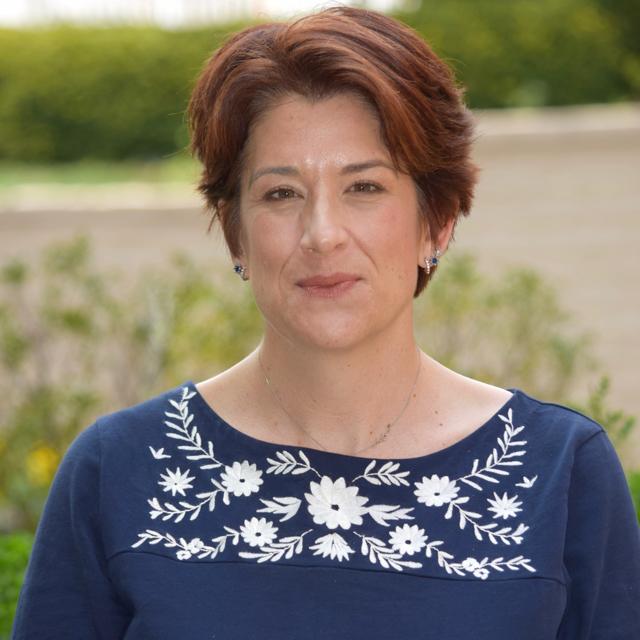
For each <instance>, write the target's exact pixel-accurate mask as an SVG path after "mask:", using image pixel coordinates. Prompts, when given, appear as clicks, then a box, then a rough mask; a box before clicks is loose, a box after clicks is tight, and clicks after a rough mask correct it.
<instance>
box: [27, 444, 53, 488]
mask: <svg viewBox="0 0 640 640" xmlns="http://www.w3.org/2000/svg"><path fill="white" fill-rule="evenodd" d="M59 462H60V455H59V454H58V452H57V451H56V450H55V449H53V448H52V447H49V446H47V445H40V446H39V447H37V448H35V449H32V450H31V451H30V452H29V455H28V456H27V462H26V468H27V477H28V478H29V481H30V482H31V484H33V485H36V486H39V487H44V486H47V485H49V484H50V483H51V480H52V478H53V475H54V473H55V472H56V469H57V468H58V463H59Z"/></svg>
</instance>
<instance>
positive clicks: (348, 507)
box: [304, 476, 369, 529]
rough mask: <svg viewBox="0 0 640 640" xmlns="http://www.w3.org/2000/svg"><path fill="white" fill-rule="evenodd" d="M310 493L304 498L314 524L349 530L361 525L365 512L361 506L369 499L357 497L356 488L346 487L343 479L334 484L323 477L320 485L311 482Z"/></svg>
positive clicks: (326, 477) (329, 479)
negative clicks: (355, 525) (352, 526)
mask: <svg viewBox="0 0 640 640" xmlns="http://www.w3.org/2000/svg"><path fill="white" fill-rule="evenodd" d="M310 488H311V493H305V494H304V496H305V498H306V499H307V502H308V503H309V506H308V507H307V509H308V511H309V513H310V514H311V515H312V516H313V521H314V522H315V523H316V524H324V525H326V526H327V528H328V529H337V528H338V527H342V528H343V529H349V528H350V527H351V525H352V524H362V516H363V514H365V513H366V512H367V510H366V509H365V508H364V507H363V506H362V505H364V504H365V503H366V502H368V501H369V498H365V497H364V496H359V495H358V487H347V486H346V483H345V480H344V478H338V479H337V480H336V481H335V482H334V481H333V480H331V478H329V477H328V476H323V478H322V480H320V483H317V482H312V483H311V485H310Z"/></svg>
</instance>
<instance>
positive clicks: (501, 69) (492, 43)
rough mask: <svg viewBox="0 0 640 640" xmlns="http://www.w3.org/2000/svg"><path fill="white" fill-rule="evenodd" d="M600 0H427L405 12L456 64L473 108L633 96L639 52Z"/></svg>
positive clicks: (446, 56)
mask: <svg viewBox="0 0 640 640" xmlns="http://www.w3.org/2000/svg"><path fill="white" fill-rule="evenodd" d="M599 4H600V3H599V2H595V1H591V0H586V1H585V0H536V2H530V1H529V0H512V1H510V2H505V1H504V0H451V1H449V2H440V1H438V0H422V2H420V3H419V6H418V8H417V9H416V10H415V11H411V12H404V13H401V14H399V17H401V18H402V19H403V20H404V21H405V22H407V23H408V24H410V25H411V26H412V27H414V28H415V29H417V30H418V31H419V32H420V33H422V34H423V35H424V36H425V38H426V39H427V41H428V42H430V43H431V44H432V45H433V47H434V49H435V50H436V52H437V53H438V54H439V55H441V56H443V58H445V59H446V60H447V61H448V62H450V63H451V64H452V65H453V67H454V68H455V69H456V71H457V75H458V77H459V79H460V80H461V81H462V83H463V84H465V85H466V86H467V89H468V92H467V102H468V104H469V105H470V106H471V107H474V108H478V107H506V106H538V105H564V104H575V103H589V102H608V101H617V100H622V99H629V98H631V97H633V96H637V95H638V90H639V89H640V82H639V80H640V78H638V77H637V76H636V75H635V72H633V71H632V67H633V61H634V60H636V61H638V60H639V58H638V56H636V54H635V53H634V52H633V51H632V50H631V49H630V48H629V47H627V46H625V43H624V41H623V40H622V39H621V35H620V29H621V25H620V24H618V23H617V22H616V21H615V20H613V19H612V17H611V15H610V14H609V13H608V12H606V11H604V10H603V9H602V8H601V7H600V6H599ZM637 27H638V25H637V24H636V29H635V34H636V35H637Z"/></svg>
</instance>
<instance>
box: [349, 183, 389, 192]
mask: <svg viewBox="0 0 640 640" xmlns="http://www.w3.org/2000/svg"><path fill="white" fill-rule="evenodd" d="M353 186H354V187H355V188H356V193H377V192H379V191H383V188H382V187H381V186H380V185H379V184H376V183H375V182H363V181H361V182H355V183H354V185H353ZM361 187H362V188H361ZM370 187H373V189H371V188H370Z"/></svg>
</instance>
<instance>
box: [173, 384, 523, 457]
mask: <svg viewBox="0 0 640 640" xmlns="http://www.w3.org/2000/svg"><path fill="white" fill-rule="evenodd" d="M184 387H187V388H188V389H189V390H191V391H192V392H193V393H194V394H195V395H194V396H193V397H195V399H196V400H197V403H198V405H199V406H200V408H201V411H202V413H203V414H204V415H205V416H207V417H208V418H210V419H212V420H213V421H214V422H216V423H217V424H218V425H219V426H221V427H222V428H223V429H225V430H226V431H229V432H230V433H231V434H233V435H234V436H235V437H236V438H238V439H240V440H245V441H246V442H249V443H251V444H252V445H253V446H260V447H266V448H269V449H272V450H277V449H283V450H289V451H303V452H304V453H306V454H309V455H313V456H314V457H317V456H325V457H330V458H334V459H338V460H344V461H353V462H357V463H358V464H362V463H364V462H372V461H374V460H375V461H376V462H381V463H386V462H401V463H403V464H411V463H413V462H419V461H425V460H429V459H433V458H438V457H442V456H444V455H447V454H450V453H451V452H453V451H455V450H457V449H462V448H464V447H465V446H467V445H468V444H469V443H470V442H472V441H473V440H475V439H476V438H478V437H480V436H481V435H483V434H484V432H485V431H487V430H489V428H491V427H492V426H493V425H494V424H495V423H496V422H498V421H500V422H501V423H504V421H502V420H501V419H500V416H501V415H503V414H506V413H507V411H508V410H509V409H510V408H512V407H513V405H515V404H516V402H517V401H518V400H519V399H520V398H521V397H522V396H525V395H526V394H525V392H524V391H523V390H522V389H520V388H518V387H506V388H505V391H510V392H511V396H509V398H507V400H506V401H505V402H504V403H503V404H502V405H501V406H500V408H498V410H497V411H495V412H494V413H493V415H492V416H491V417H490V418H488V419H487V420H486V421H485V422H483V423H482V424H481V425H479V426H478V427H476V428H475V429H474V430H473V431H471V432H470V433H468V434H467V435H466V436H464V437H463V438H461V439H460V440H457V441H456V442H454V443H452V444H450V445H447V446H446V447H443V448H442V449H438V450H437V451H432V452H430V453H425V454H422V455H420V456H413V457H410V458H381V457H376V456H366V457H365V456H354V455H351V454H348V453H339V452H337V451H326V450H324V449H317V448H315V447H307V446H300V445H293V444H281V443H278V442H271V441H269V440H262V439H261V438H256V437H254V436H251V435H249V434H248V433H245V432H244V431H241V430H240V429H238V428H236V427H234V426H233V425H231V424H229V423H228V422H227V421H226V420H225V419H224V418H222V416H220V414H218V413H217V412H216V410H215V409H214V408H213V407H212V406H211V405H210V404H209V403H208V402H207V400H205V398H204V396H203V395H202V394H201V393H200V391H199V390H198V388H197V387H196V384H195V382H194V381H193V380H191V379H189V380H186V381H185V382H183V384H181V385H180V386H179V387H178V388H184ZM505 417H506V416H505Z"/></svg>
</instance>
